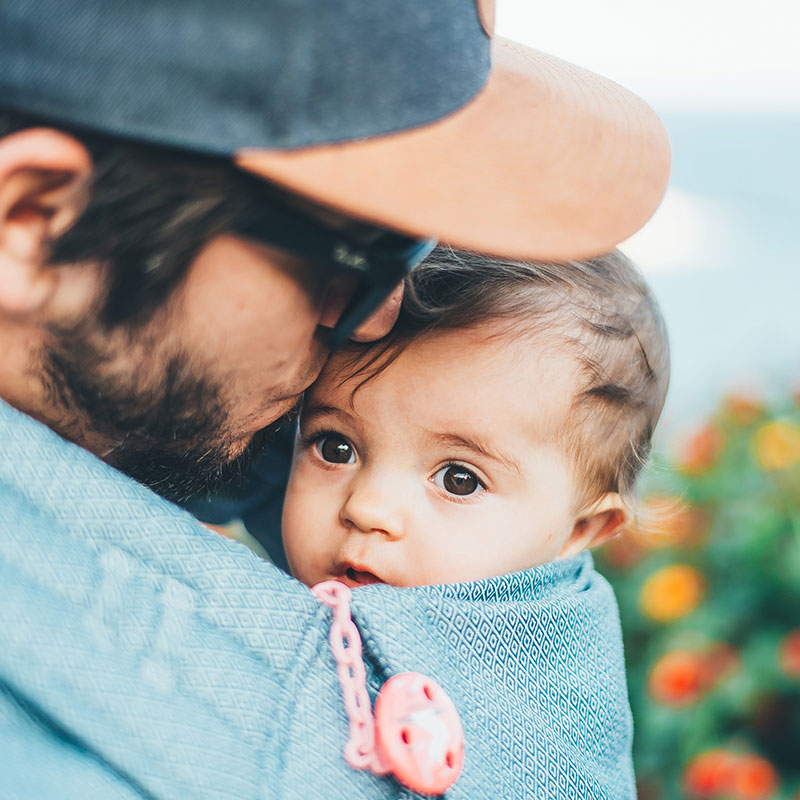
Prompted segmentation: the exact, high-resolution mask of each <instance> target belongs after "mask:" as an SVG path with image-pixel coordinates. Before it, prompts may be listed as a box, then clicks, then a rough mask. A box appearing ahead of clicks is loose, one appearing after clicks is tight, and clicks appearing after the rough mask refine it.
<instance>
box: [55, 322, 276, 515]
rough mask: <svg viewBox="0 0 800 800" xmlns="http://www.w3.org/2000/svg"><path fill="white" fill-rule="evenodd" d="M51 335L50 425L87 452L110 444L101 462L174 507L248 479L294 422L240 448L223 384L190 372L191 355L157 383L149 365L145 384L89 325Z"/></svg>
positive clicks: (170, 364) (174, 358)
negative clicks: (95, 444) (90, 445)
mask: <svg viewBox="0 0 800 800" xmlns="http://www.w3.org/2000/svg"><path fill="white" fill-rule="evenodd" d="M50 332H51V343H50V345H49V347H47V349H46V350H45V352H44V353H43V358H42V369H43V376H44V384H45V388H46V390H47V395H48V400H49V401H50V403H51V406H52V411H54V412H55V415H56V416H52V415H48V418H47V419H46V420H45V421H46V422H47V424H48V425H50V427H52V428H54V429H55V430H56V431H57V432H58V433H60V434H61V435H62V436H64V437H65V438H68V439H71V440H72V441H75V442H76V443H78V444H81V445H82V446H86V441H87V440H99V441H105V442H109V443H110V445H109V446H108V447H107V448H105V449H103V450H101V451H100V452H97V453H96V454H97V455H98V456H99V457H100V458H102V459H103V460H104V461H105V462H106V463H108V464H109V465H111V466H112V467H115V468H116V469H118V470H120V471H121V472H124V473H125V474H127V475H129V476H130V477H131V478H133V479H134V480H136V481H138V482H139V483H143V484H145V485H146V486H149V487H150V488H151V489H153V491H155V492H157V493H158V494H160V495H161V496H162V497H165V498H167V499H168V500H172V501H173V502H182V501H184V500H186V499H187V498H189V497H192V496H194V495H210V494H214V493H215V492H217V491H219V490H220V489H221V488H222V487H224V486H225V485H226V484H228V483H230V482H231V481H233V480H234V479H236V478H237V477H239V476H241V475H243V474H244V472H245V471H246V470H247V467H248V466H249V464H250V463H251V461H252V460H253V458H254V457H255V456H256V455H258V453H260V452H261V451H262V450H263V449H264V447H265V446H266V445H267V443H268V442H269V440H270V439H271V438H272V435H273V434H274V433H275V432H276V431H277V430H278V429H279V428H280V427H281V425H283V424H288V421H289V417H290V414H287V415H285V416H284V417H281V419H279V420H277V421H276V422H275V423H273V424H272V425H271V426H270V427H269V428H267V429H265V430H262V431H259V432H258V433H256V434H255V435H254V436H253V438H252V439H251V441H250V442H249V443H248V444H247V446H246V447H245V448H244V449H241V438H239V439H238V440H237V439H235V438H234V437H232V436H231V435H230V434H229V433H226V430H227V427H228V424H227V423H228V419H227V415H226V413H225V408H224V405H223V402H222V399H221V397H222V392H221V388H220V386H218V385H216V384H215V383H214V382H213V381H211V380H210V379H209V378H208V377H207V376H203V375H200V374H198V371H197V370H196V369H193V368H190V364H189V360H188V358H187V357H186V356H185V355H182V354H177V355H176V354H173V355H171V356H169V357H166V358H164V361H165V363H164V365H163V367H162V368H161V371H160V372H161V374H160V380H158V381H155V382H154V381H153V379H152V366H151V365H147V367H148V369H147V373H148V375H149V376H150V378H149V380H147V381H145V380H144V379H143V378H144V376H143V374H142V373H144V372H145V370H144V368H143V369H141V370H136V369H134V370H132V371H131V370H123V369H120V368H119V367H117V368H116V369H115V367H114V362H115V357H116V356H117V355H118V351H116V350H114V349H113V348H112V347H111V346H109V345H107V344H106V343H105V341H104V338H103V337H102V336H101V335H98V331H97V330H93V329H91V328H90V327H89V326H86V325H84V326H80V327H75V328H70V329H65V328H58V329H56V328H53V329H51V331H50ZM139 349H140V350H143V349H144V348H139ZM154 357H157V356H154ZM154 383H155V385H154ZM143 385H146V386H150V387H152V388H142V387H143ZM239 450H241V452H238V454H237V455H235V456H233V457H232V456H231V452H237V451H239Z"/></svg>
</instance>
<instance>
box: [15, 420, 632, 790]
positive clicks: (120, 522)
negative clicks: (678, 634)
mask: <svg viewBox="0 0 800 800" xmlns="http://www.w3.org/2000/svg"><path fill="white" fill-rule="evenodd" d="M0 443H2V445H1V446H2V450H1V451H0V797H3V798H4V800H6V798H8V800H15V799H16V798H25V800H30V798H38V797H47V798H48V800H59V799H60V798H70V799H71V798H87V797H91V798H121V799H122V798H124V799H125V800H127V798H134V797H136V798H140V797H144V798H159V800H160V799H161V798H163V799H164V800H167V799H168V798H169V799H173V798H174V800H178V798H180V799H181V800H185V798H187V797H191V798H193V799H196V800H206V798H208V800H210V799H211V798H236V800H255V799H256V798H259V799H263V798H280V799H281V800H284V798H285V799H286V800H294V799H295V798H296V799H297V800H300V798H304V799H305V798H311V797H324V798H348V800H352V798H370V800H373V799H374V798H400V797H402V798H409V797H416V795H414V794H413V793H411V792H409V791H408V790H406V789H404V788H403V787H402V786H400V784H398V783H397V781H396V780H395V779H394V778H392V777H377V776H374V775H371V774H368V773H364V772H357V771H354V770H352V769H350V768H349V767H348V766H347V765H346V764H345V762H344V760H343V758H342V750H343V747H344V744H345V741H346V738H347V718H346V715H345V712H344V707H343V705H342V700H341V695H340V690H339V684H338V679H337V677H336V671H335V664H334V661H333V657H332V655H331V652H330V648H329V644H328V631H329V611H328V609H327V608H326V607H324V606H322V605H321V604H320V603H318V602H317V601H316V600H315V599H314V597H313V596H312V595H311V593H310V592H309V590H308V589H307V588H306V587H305V586H303V585H302V584H300V583H298V582H297V581H295V580H293V579H292V578H290V577H289V576H287V575H286V574H285V573H283V572H281V571H280V570H279V569H277V568H276V567H274V566H273V565H271V564H268V563H266V562H263V561H261V560H260V559H258V558H257V557H256V556H255V555H254V554H252V553H251V552H250V551H249V550H247V549H246V548H244V547H243V546H241V545H239V544H237V543H234V542H230V541H228V540H226V539H223V538H221V537H218V536H216V535H215V534H213V533H211V532H209V531H207V530H206V529H205V528H203V527H202V526H200V525H199V524H198V523H197V522H196V521H195V520H194V519H193V518H192V517H191V516H190V515H189V514H187V513H186V512H184V511H182V510H180V509H178V508H177V507H175V506H173V505H171V504H169V503H167V502H165V501H163V500H162V499H160V498H158V497H157V496H156V495H154V494H153V493H152V492H150V491H149V490H147V489H146V488H144V487H142V486H140V485H138V484H136V483H134V482H133V481H131V480H129V479H128V478H126V477H125V476H123V475H120V474H119V473H117V472H115V471H114V470H112V469H110V468H109V467H108V466H106V465H105V464H103V463H102V462H100V461H99V460H97V459H96V458H94V457H93V456H91V455H90V454H89V453H87V452H86V451H84V450H82V449H80V448H78V447H75V446H73V445H71V444H69V443H67V442H65V441H63V440H62V439H60V438H59V437H58V436H57V435H55V434H54V433H53V432H52V431H50V430H49V429H48V428H46V427H44V426H42V425H40V424H38V423H36V422H35V421H33V420H31V419H30V418H28V417H26V416H24V415H22V414H20V413H19V412H17V411H15V410H13V409H11V408H10V407H8V406H6V405H3V404H0ZM488 535H490V534H488ZM353 616H354V619H355V621H356V623H357V625H358V626H359V629H360V631H361V634H362V637H363V640H364V653H365V661H366V666H367V675H368V688H369V689H370V693H371V696H372V699H373V702H374V698H375V695H376V694H377V691H378V690H379V689H380V686H381V685H382V684H383V683H384V682H385V681H386V680H387V679H388V678H389V677H391V676H392V675H394V674H397V673H399V672H405V671H417V672H421V673H424V674H427V675H429V676H430V677H432V678H434V679H435V680H436V681H437V682H438V683H440V684H441V685H442V686H443V687H444V688H445V690H446V691H447V692H448V694H449V695H450V697H451V699H452V700H453V702H454V703H455V706H456V708H457V709H458V711H459V713H460V715H461V718H462V721H463V724H464V729H465V743H466V760H465V765H464V771H463V774H462V776H461V778H460V779H459V781H458V782H457V783H456V784H455V786H453V787H452V789H450V790H449V791H448V793H447V797H448V798H465V799H466V798H469V799H470V800H482V798H487V800H488V799H489V798H491V799H492V800H496V798H528V797H530V798H539V799H541V800H548V799H551V798H552V800H567V799H568V798H569V799H571V798H608V799H610V798H632V797H634V796H635V793H634V789H633V778H632V772H631V762H630V744H631V719H630V712H629V708H628V702H627V696H626V690H625V676H624V668H623V659H622V645H621V637H620V630H619V621H618V615H617V609H616V604H615V601H614V598H613V595H612V593H611V590H610V588H609V587H608V585H607V584H606V582H605V581H604V580H603V579H602V578H601V577H600V576H599V575H598V574H597V573H596V572H595V571H594V569H593V567H592V564H591V559H590V557H589V556H588V555H584V556H580V557H578V558H576V559H571V560H569V561H563V562H558V563H555V564H549V565H543V566H541V567H537V568H534V569H531V570H527V571H524V572H520V573H516V574H513V575H507V576H500V577H497V578H491V579H487V580H483V581H477V582H473V583H466V584H453V585H449V586H432V587H419V588H415V589H398V588H393V587H388V586H369V587H365V588H363V589H359V590H357V591H356V592H355V593H354V598H353Z"/></svg>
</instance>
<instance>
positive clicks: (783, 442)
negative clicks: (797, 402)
mask: <svg viewBox="0 0 800 800" xmlns="http://www.w3.org/2000/svg"><path fill="white" fill-rule="evenodd" d="M753 449H754V451H755V456H756V460H757V461H758V463H759V464H760V465H761V466H762V467H763V468H764V469H766V470H779V469H789V467H793V466H795V465H796V464H800V425H798V424H797V423H796V422H793V421H792V420H788V419H776V420H772V422H766V423H764V425H762V426H761V427H760V428H759V429H758V430H757V431H756V432H755V435H754V436H753Z"/></svg>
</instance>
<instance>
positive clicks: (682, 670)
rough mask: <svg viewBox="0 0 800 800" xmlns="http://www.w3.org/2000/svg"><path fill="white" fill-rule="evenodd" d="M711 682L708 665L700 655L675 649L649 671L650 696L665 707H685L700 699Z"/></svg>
mask: <svg viewBox="0 0 800 800" xmlns="http://www.w3.org/2000/svg"><path fill="white" fill-rule="evenodd" d="M708 683H709V674H708V665H707V663H706V660H705V658H703V656H702V655H701V654H700V653H692V652H690V651H689V650H672V651H671V652H669V653H666V654H665V655H663V656H661V658H659V659H658V661H656V663H655V664H654V665H653V668H652V669H651V670H650V677H649V680H648V686H649V688H650V694H651V695H652V696H653V698H654V699H655V700H657V701H658V702H659V703H663V704H664V705H665V706H674V707H678V708H680V707H683V706H688V705H691V704H692V703H695V702H696V701H697V700H699V699H700V697H701V696H702V694H703V692H705V690H706V688H707V687H708Z"/></svg>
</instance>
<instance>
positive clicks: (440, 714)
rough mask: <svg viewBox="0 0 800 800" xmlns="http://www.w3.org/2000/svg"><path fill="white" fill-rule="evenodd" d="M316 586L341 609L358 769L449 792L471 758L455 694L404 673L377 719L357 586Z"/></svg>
mask: <svg viewBox="0 0 800 800" xmlns="http://www.w3.org/2000/svg"><path fill="white" fill-rule="evenodd" d="M311 591H312V592H313V593H314V595H315V596H316V597H317V598H318V599H319V600H320V601H321V602H323V603H325V605H327V606H330V607H331V608H332V609H333V612H334V616H333V623H332V624H331V633H330V642H331V649H332V650H333V655H334V658H335V659H336V665H337V673H338V675H339V683H340V685H341V687H342V697H343V699H344V705H345V709H346V710H347V716H348V718H349V720H350V738H349V740H348V742H347V744H346V745H345V749H344V757H345V760H346V761H347V763H348V764H349V765H350V766H351V767H353V768H354V769H368V770H370V771H371V772H374V773H375V774H376V775H386V774H387V773H392V774H393V775H394V776H395V777H396V778H397V779H398V780H399V781H400V782H401V783H403V784H404V785H405V786H407V787H408V788H409V789H412V790H413V791H415V792H419V793H421V794H442V793H444V792H445V791H446V790H447V789H449V788H450V787H451V786H452V785H453V784H454V783H455V782H456V780H457V779H458V776H459V775H460V773H461V768H462V766H463V764H464V730H463V727H462V725H461V719H460V717H459V716H458V711H456V708H455V706H454V705H453V702H452V700H451V699H450V698H449V697H448V696H447V693H446V692H445V691H444V689H442V687H441V686H439V684H438V683H436V681H434V680H433V679H431V678H428V677H427V676H425V675H420V674H419V673H418V672H403V673H401V674H399V675H395V676H394V677H392V678H390V679H389V680H388V681H386V683H385V684H384V686H383V688H382V689H381V691H380V692H379V694H378V698H377V700H376V701H375V717H374V719H373V716H372V712H371V710H370V701H369V695H368V694H367V684H366V671H365V669H364V662H363V660H362V656H361V637H360V636H359V633H358V628H356V626H355V624H354V623H353V620H352V618H351V616H350V597H351V592H350V588H349V587H347V586H345V585H344V584H343V583H340V582H339V581H323V582H322V583H318V584H317V585H316V586H314V587H313V589H312V590H311Z"/></svg>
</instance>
